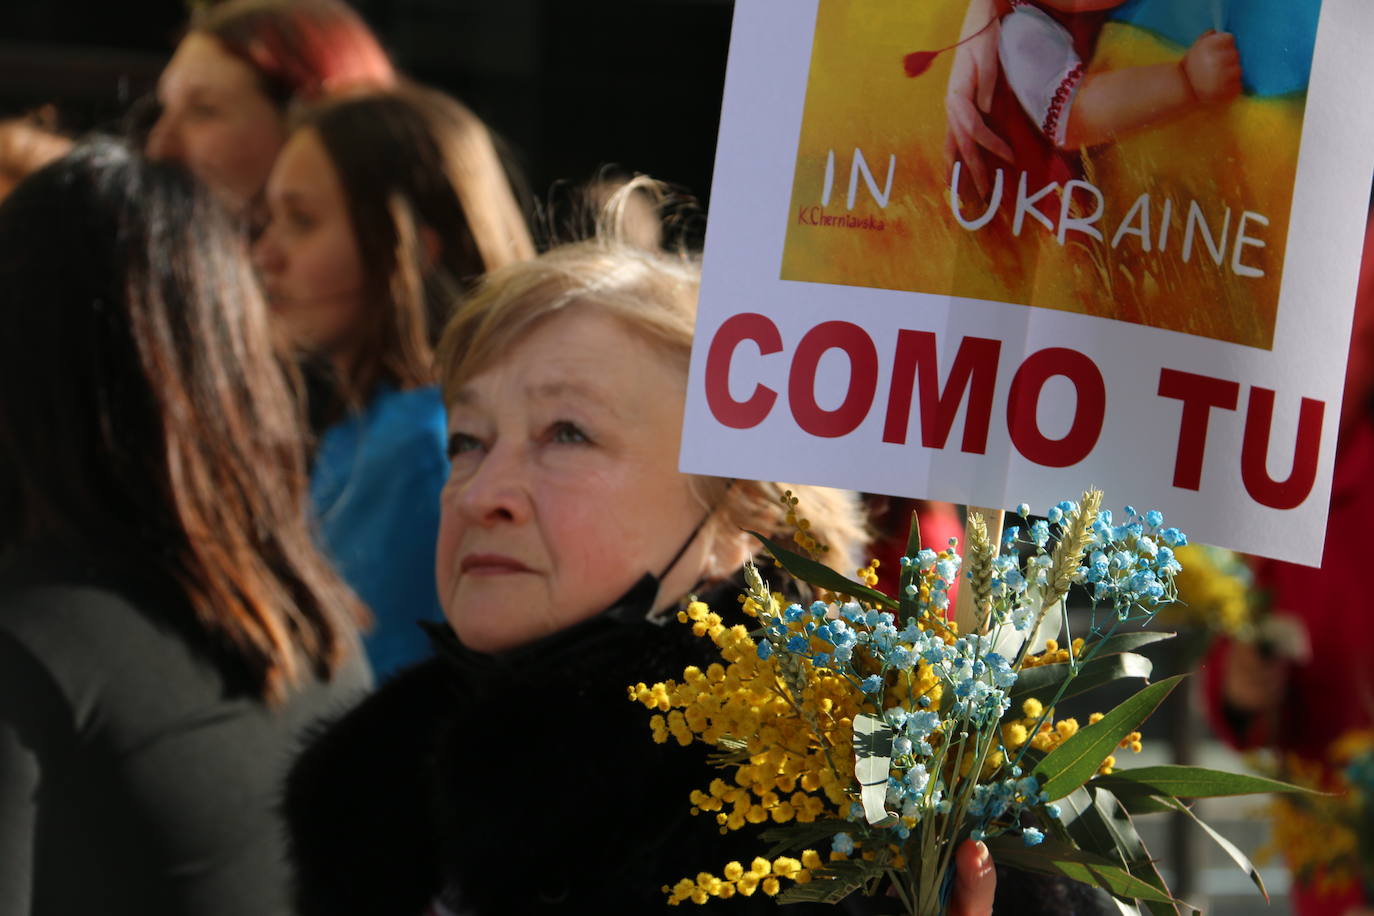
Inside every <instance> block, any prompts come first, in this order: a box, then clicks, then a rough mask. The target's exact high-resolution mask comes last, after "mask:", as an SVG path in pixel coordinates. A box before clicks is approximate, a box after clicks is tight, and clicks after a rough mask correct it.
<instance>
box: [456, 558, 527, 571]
mask: <svg viewBox="0 0 1374 916" xmlns="http://www.w3.org/2000/svg"><path fill="white" fill-rule="evenodd" d="M458 568H459V571H460V572H462V574H463V575H465V576H504V575H509V574H511V573H526V572H530V571H531V570H530V568H529V567H528V566H526V565H525V564H524V563H521V562H520V561H519V560H517V559H515V558H514V557H506V556H502V555H501V554H496V553H470V554H468V555H467V556H465V557H463V561H462V563H460V564H459V567H458Z"/></svg>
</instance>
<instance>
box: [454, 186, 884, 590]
mask: <svg viewBox="0 0 1374 916" xmlns="http://www.w3.org/2000/svg"><path fill="white" fill-rule="evenodd" d="M645 194H648V195H650V196H651V198H652V199H653V200H654V201H655V203H656V205H662V204H663V203H664V202H665V192H664V191H663V189H662V187H661V186H660V185H658V184H656V183H655V182H653V181H650V180H649V179H647V178H643V177H641V178H637V179H635V180H633V181H630V182H627V183H626V184H625V185H624V186H623V187H622V188H621V189H620V190H618V191H617V192H616V193H615V194H614V195H612V196H611V198H610V199H609V200H608V202H607V203H606V205H605V208H604V209H603V212H602V217H601V220H600V228H599V230H598V232H597V235H596V236H595V237H594V238H592V239H589V240H586V241H582V242H576V243H573V244H568V245H561V246H557V247H555V248H552V249H550V250H549V251H547V252H545V253H544V254H542V255H540V256H539V257H537V258H535V259H533V260H530V261H525V262H522V263H519V264H514V265H511V266H509V267H506V268H504V269H502V270H497V271H494V272H492V273H491V274H488V275H487V276H486V277H485V278H484V279H483V281H482V283H481V284H480V285H479V286H478V288H477V289H476V290H474V291H473V293H472V294H471V295H470V296H469V297H468V298H467V299H466V300H465V301H464V302H463V303H462V304H461V305H460V306H459V308H458V309H457V310H456V311H455V313H454V315H453V319H452V320H451V321H450V322H449V325H448V327H447V328H446V329H445V330H444V335H443V338H442V340H441V341H440V343H439V349H438V362H439V376H440V384H441V385H442V386H443V391H444V401H445V403H448V404H451V403H452V401H453V398H454V397H455V396H456V394H457V392H458V390H459V389H461V388H462V386H463V385H465V384H466V383H467V382H468V381H469V380H471V379H472V378H473V377H474V376H476V375H478V374H480V373H481V372H483V371H484V370H486V369H487V368H489V367H490V366H492V365H493V364H495V363H496V362H497V361H498V360H500V359H501V357H502V356H503V355H504V354H506V353H509V352H510V350H511V348H512V347H514V346H515V345H516V344H517V343H518V342H519V341H520V339H521V338H523V337H525V336H527V335H528V334H529V333H530V332H531V331H532V330H533V329H534V328H535V327H536V326H537V325H538V324H539V323H541V322H542V321H545V320H546V319H548V318H549V317H550V316H552V315H554V314H556V313H559V312H561V311H563V310H565V309H570V308H580V309H593V308H594V309H600V310H602V311H604V312H606V313H608V314H610V315H612V316H613V317H615V318H616V319H617V320H619V321H621V322H623V323H624V324H625V326H626V327H627V328H629V329H630V330H631V331H632V332H633V333H634V334H636V335H638V336H639V337H641V338H643V339H644V340H645V342H646V345H648V346H653V347H655V348H657V349H658V350H659V351H660V352H661V353H662V354H663V356H664V358H665V359H666V360H667V361H668V362H669V364H671V365H676V366H678V367H680V368H681V370H682V376H683V380H684V383H685V380H686V377H687V365H688V361H689V358H690V355H691V349H692V332H693V328H694V326H695V322H696V309H697V293H698V290H699V288H700V282H701V269H700V265H699V264H698V262H697V260H696V259H695V258H694V257H692V256H690V255H688V254H686V253H677V254H670V253H666V252H663V251H657V250H650V249H646V248H644V247H642V246H640V245H636V244H634V243H632V242H629V241H626V240H625V237H624V235H623V229H624V226H625V224H626V218H625V215H626V213H627V211H628V208H629V207H631V206H635V204H634V201H635V199H636V196H639V197H640V198H641V199H642V196H643V195H645ZM692 489H693V492H694V493H695V494H696V497H697V499H698V501H699V502H700V503H701V505H702V506H703V508H705V509H707V510H710V511H713V512H714V518H713V520H712V523H711V524H709V525H707V526H706V527H705V528H704V529H703V534H704V535H705V536H706V538H707V542H706V543H707V557H708V559H707V569H706V570H705V572H706V575H707V577H708V578H725V577H728V576H730V575H732V574H733V573H734V572H735V570H734V569H732V568H729V567H728V564H727V562H726V561H725V560H724V559H723V558H722V557H721V556H720V555H719V554H718V553H717V552H716V551H714V550H713V546H717V545H719V544H720V543H721V542H722V541H723V540H725V539H726V538H727V537H729V536H731V535H733V534H735V533H736V532H738V531H739V530H740V529H752V530H756V531H760V532H763V533H768V534H774V535H784V536H790V532H789V531H788V530H787V524H786V521H785V519H786V515H787V509H786V508H785V507H784V506H783V505H782V503H781V497H782V495H783V493H784V491H785V490H788V489H790V490H792V491H793V492H794V493H795V495H796V496H797V497H798V499H799V500H800V505H799V507H798V508H799V510H800V512H801V514H802V515H804V516H805V517H806V518H807V519H808V520H809V521H810V522H811V529H810V530H811V534H812V535H813V536H814V537H815V538H816V539H817V540H819V541H821V542H822V543H824V544H827V545H828V546H829V547H830V554H829V557H828V562H830V563H832V564H833V565H835V566H836V568H838V569H839V570H840V571H841V572H844V573H846V574H849V573H851V572H852V571H853V570H852V569H851V567H854V566H856V565H857V564H858V563H859V562H861V560H862V557H861V554H862V552H863V549H864V547H865V546H866V544H867V541H868V536H867V533H866V530H865V524H864V515H863V510H862V508H861V505H860V503H859V500H858V497H857V495H856V494H854V493H851V492H849V491H844V490H833V489H829V488H826V487H812V486H788V485H787V484H782V483H776V482H772V481H746V480H737V481H730V480H728V479H726V478H721V477H706V476H693V477H692Z"/></svg>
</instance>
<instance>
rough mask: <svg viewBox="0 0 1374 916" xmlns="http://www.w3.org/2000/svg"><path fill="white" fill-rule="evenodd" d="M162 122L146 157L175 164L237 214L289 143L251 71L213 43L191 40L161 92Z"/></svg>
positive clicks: (180, 49) (196, 35)
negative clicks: (186, 169) (284, 142)
mask: <svg viewBox="0 0 1374 916" xmlns="http://www.w3.org/2000/svg"><path fill="white" fill-rule="evenodd" d="M157 97H158V101H159V102H160V103H161V105H162V114H161V115H160V116H159V117H158V119H157V123H155V124H154V125H153V129H152V132H151V133H150V134H149V135H148V155H150V156H152V157H153V158H155V159H176V160H178V161H181V162H185V163H186V166H187V167H188V168H189V169H190V170H191V171H192V172H194V173H195V174H196V176H197V177H199V178H200V180H201V181H204V182H205V183H206V184H207V185H209V186H210V188H212V189H213V190H214V192H215V194H216V195H217V196H219V198H220V199H221V200H222V201H224V203H225V204H226V205H227V206H228V207H230V208H231V209H233V210H234V211H236V212H246V211H247V209H248V207H249V206H250V205H251V204H252V202H253V201H254V200H255V198H256V197H257V196H258V194H259V193H260V192H261V191H262V186H263V185H264V184H265V183H266V181H267V174H268V172H269V171H271V169H272V161H273V160H274V159H275V158H276V156H277V152H278V151H279V150H280V149H281V145H282V142H283V141H284V140H285V139H286V131H285V127H284V125H283V121H282V115H281V112H280V111H278V109H277V106H276V105H274V104H273V103H272V101H271V99H269V98H268V97H267V96H265V95H263V93H262V89H261V87H260V85H259V83H258V77H257V74H256V73H255V72H254V70H253V68H252V67H250V66H249V65H248V64H247V63H245V62H244V61H242V60H239V59H238V58H237V57H235V56H233V55H232V54H230V53H229V52H228V51H226V50H224V47H223V46H222V45H220V43H219V42H218V41H216V40H215V39H214V38H212V37H210V36H209V35H205V34H202V33H200V32H192V33H190V34H189V35H187V36H186V37H185V38H184V39H182V42H181V44H180V45H178V46H177V50H176V53H175V54H173V55H172V59H171V61H170V62H169V63H168V64H167V68H166V69H165V70H163V71H162V76H161V78H160V79H159V80H158V84H157Z"/></svg>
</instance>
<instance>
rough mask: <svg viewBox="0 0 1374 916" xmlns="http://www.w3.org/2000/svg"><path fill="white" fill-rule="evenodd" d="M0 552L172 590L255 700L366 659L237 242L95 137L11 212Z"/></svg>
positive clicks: (176, 189)
mask: <svg viewBox="0 0 1374 916" xmlns="http://www.w3.org/2000/svg"><path fill="white" fill-rule="evenodd" d="M0 325H3V327H4V332H3V333H0V519H2V520H3V526H0V551H4V550H6V549H7V548H13V547H16V546H19V545H21V544H24V543H26V542H30V541H34V540H41V539H46V538H58V539H61V541H62V543H68V544H71V543H74V544H77V545H78V546H79V547H80V549H82V550H84V551H89V552H90V555H92V556H104V557H113V558H115V559H116V560H117V561H118V562H121V563H125V564H129V565H130V566H131V567H132V568H137V569H143V570H149V571H152V572H154V573H155V574H156V575H157V576H159V577H160V578H161V579H162V580H164V581H166V582H170V583H173V584H174V585H175V586H176V587H177V588H178V589H179V590H180V591H181V592H182V593H183V594H184V595H185V597H186V599H187V602H188V603H189V605H190V607H191V609H192V610H193V612H194V621H190V622H189V623H191V624H193V625H194V626H195V628H196V629H197V630H198V631H199V632H201V633H203V634H205V635H206V636H208V637H210V640H211V644H212V645H214V646H215V647H216V648H217V649H218V650H219V651H218V654H219V655H220V656H221V657H224V658H227V659H229V660H230V661H231V662H232V663H233V664H234V665H235V666H236V667H237V668H238V669H239V670H238V671H237V672H234V673H235V674H237V675H239V676H241V677H242V678H246V681H245V682H246V683H247V684H249V685H251V688H252V689H254V690H255V691H256V692H257V693H258V694H259V695H260V696H264V697H267V698H270V699H280V698H281V697H282V696H284V695H285V692H286V689H287V688H288V687H289V686H290V685H292V684H294V683H297V682H299V681H301V680H302V679H303V677H304V676H305V675H306V673H307V671H310V672H313V673H314V674H315V675H316V676H321V677H327V676H329V675H330V674H332V673H333V671H335V670H336V668H337V667H338V665H340V664H341V662H342V661H343V659H344V657H345V655H346V654H347V653H348V652H350V651H356V632H355V626H356V624H357V623H358V622H360V620H361V617H362V615H363V613H364V612H363V611H362V610H361V606H360V605H359V603H358V601H357V599H356V598H355V597H354V596H353V595H352V593H351V592H349V591H348V589H347V588H346V587H345V586H344V585H343V584H342V583H341V582H340V580H339V579H338V577H337V576H336V575H335V573H334V572H333V571H332V569H331V567H330V566H329V564H328V563H327V562H326V561H325V560H324V559H322V557H321V556H320V554H319V553H318V551H317V550H316V548H315V546H314V541H313V538H312V534H311V531H310V528H309V523H308V521H307V518H308V516H307V512H306V505H305V502H306V499H305V494H306V489H305V486H306V485H305V479H306V478H305V469H304V457H303V454H302V448H301V423H300V418H299V417H298V411H297V408H296V407H295V402H294V400H293V398H292V395H291V392H290V390H289V388H288V385H287V381H286V377H285V375H284V373H283V370H282V368H281V364H280V362H279V361H278V359H277V355H276V353H275V351H274V348H273V346H272V342H271V339H270V336H269V334H270V332H269V324H268V318H267V314H266V309H265V306H264V304H263V302H262V300H261V298H260V296H259V294H258V293H257V292H256V287H255V285H254V282H253V277H252V273H251V269H250V267H249V264H248V261H247V257H246V253H245V252H244V251H243V246H242V243H241V241H240V239H239V236H238V234H237V232H236V231H235V230H234V228H233V227H232V226H231V225H230V223H229V222H228V219H227V217H225V216H224V215H223V214H222V213H221V212H220V210H219V208H218V206H217V205H216V204H215V203H214V202H213V201H212V200H211V199H210V198H209V197H207V196H206V194H205V192H203V191H202V190H200V189H199V188H198V187H197V186H196V185H195V183H194V181H193V180H192V179H191V178H190V177H189V175H187V174H186V173H185V172H183V171H182V170H181V169H180V168H179V167H177V166H175V165H171V164H165V163H151V162H148V161H147V160H145V159H144V158H143V157H142V156H141V155H140V154H139V153H137V152H136V151H134V150H132V149H130V148H129V147H128V146H127V145H125V144H123V143H120V142H117V141H113V140H96V141H92V142H88V143H87V144H85V145H83V146H81V147H78V148H77V150H75V151H74V152H73V153H72V154H70V155H69V156H67V157H66V158H64V159H61V160H59V161H58V162H56V163H54V164H52V165H50V166H48V167H47V168H45V169H43V170H41V171H39V172H37V173H35V174H34V175H32V176H31V177H30V178H29V179H28V180H26V181H25V182H24V183H23V184H21V185H20V186H19V187H18V188H17V189H16V190H15V192H14V193H13V194H12V195H11V196H10V197H9V198H7V199H6V200H5V202H4V203H3V204H0Z"/></svg>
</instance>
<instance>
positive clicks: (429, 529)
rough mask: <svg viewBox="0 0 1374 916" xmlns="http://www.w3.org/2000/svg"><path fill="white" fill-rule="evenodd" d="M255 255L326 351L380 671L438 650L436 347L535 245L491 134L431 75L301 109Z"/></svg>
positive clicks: (324, 450) (332, 420) (344, 513)
mask: <svg viewBox="0 0 1374 916" xmlns="http://www.w3.org/2000/svg"><path fill="white" fill-rule="evenodd" d="M266 202H267V212H268V215H269V219H268V222H267V224H266V227H265V229H264V231H263V233H262V236H261V237H260V238H259V239H258V241H257V244H256V248H255V256H256V260H257V263H258V267H259V270H260V272H261V274H262V278H263V283H264V285H265V287H266V290H267V295H268V299H269V301H270V303H271V306H272V309H273V311H274V313H275V315H276V318H277V319H278V320H279V321H280V322H281V323H282V325H283V326H284V327H285V328H286V330H287V332H288V335H289V336H290V338H291V340H292V341H293V343H294V344H295V345H296V346H297V347H298V348H300V350H301V351H302V352H303V353H304V354H305V355H306V357H307V358H315V359H322V360H324V361H325V362H326V365H327V368H328V370H329V374H330V379H331V382H332V391H331V392H330V396H329V397H324V398H322V397H316V398H314V400H313V403H312V409H313V411H314V417H313V425H315V427H316V428H317V429H320V430H322V432H321V434H320V437H319V443H318V451H317V453H316V456H315V460H314V466H313V469H312V472H311V496H312V499H313V502H314V506H315V510H316V512H317V514H318V517H319V520H320V527H321V530H322V534H323V538H324V543H325V545H326V547H327V548H328V551H329V553H330V555H331V556H332V557H333V558H334V560H335V562H336V563H337V564H338V567H339V569H340V570H341V571H342V573H343V575H344V578H345V579H347V580H348V582H349V584H351V585H352V586H353V588H354V589H355V590H356V591H357V592H358V594H359V595H360V596H361V597H362V598H363V600H364V601H366V602H367V604H368V605H369V606H370V607H371V608H372V611H373V613H374V615H375V617H376V623H377V626H376V630H375V631H374V632H373V633H371V634H370V635H369V636H368V641H367V648H368V656H369V658H370V659H371V661H372V664H373V667H374V670H375V671H376V672H377V674H378V676H379V677H381V676H384V675H386V674H388V673H390V672H391V671H394V670H395V669H396V668H398V667H401V666H402V665H405V664H408V663H410V662H413V661H416V660H418V659H419V658H421V657H422V656H423V655H425V654H426V652H427V650H428V644H427V641H426V640H425V637H424V633H423V632H422V631H421V630H420V629H419V627H417V626H415V623H414V621H415V620H416V619H428V620H439V619H440V618H441V613H440V610H439V603H438V595H437V594H436V592H435V588H434V577H433V569H432V564H433V559H434V544H435V538H436V536H437V533H438V528H439V509H438V497H439V491H440V489H441V488H442V487H443V484H444V479H445V477H446V476H447V474H448V463H447V460H446V458H445V452H444V449H445V435H446V434H445V422H444V408H443V405H442V403H441V399H440V397H439V391H438V388H437V387H436V386H435V385H434V366H433V360H434V356H433V344H434V339H435V336H436V335H437V333H438V331H439V330H440V329H441V328H442V327H443V325H444V321H445V319H446V318H447V316H448V313H449V310H450V309H451V308H452V306H453V305H454V304H455V302H456V301H457V299H458V298H459V297H461V296H462V295H463V294H464V293H465V292H466V290H467V289H468V288H469V287H470V286H471V284H472V283H473V282H474V281H475V280H476V279H477V278H478V277H480V276H481V275H482V274H483V273H485V272H486V271H488V270H491V269H494V268H498V267H502V266H504V265H507V264H510V263H513V262H515V261H518V260H521V259H524V258H528V257H530V256H532V255H533V253H534V246H533V243H532V242H531V241H530V236H529V231H528V229H527V226H526V223H525V220H524V217H523V215H522V213H521V210H520V207H519V205H518V204H517V203H516V199H515V195H514V193H513V191H512V189H511V186H510V183H509V181H508V180H507V178H506V174H505V172H504V170H503V167H502V164H501V161H500V159H499V157H498V155H497V152H496V149H495V146H494V145H493V142H492V138H491V135H490V134H489V133H488V131H487V128H486V126H485V125H483V124H482V122H481V121H480V120H479V119H478V118H477V117H476V116H474V115H473V114H472V113H471V112H470V111H468V110H467V109H466V108H465V107H463V106H462V105H460V104H459V103H458V102H456V101H454V100H453V99H451V98H449V97H447V96H445V95H443V94H442V93H439V92H435V91H432V90H428V89H423V88H420V87H417V86H410V85H407V86H404V87H398V88H397V89H395V90H392V91H389V92H380V93H372V94H367V95H358V96H350V97H348V98H343V99H338V100H333V101H330V102H326V103H324V104H323V105H321V106H319V107H317V108H315V109H312V110H309V111H307V112H305V113H304V115H303V117H302V118H301V119H300V121H299V124H298V126H297V127H296V130H295V131H294V133H293V134H292V135H291V138H290V140H289V141H288V142H287V143H286V145H285V147H284V148H283V149H282V152H281V156H280V158H279V159H278V161H277V164H276V166H275V168H274V169H273V170H272V175H271V178H270V180H269V182H268V186H267V194H266Z"/></svg>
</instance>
